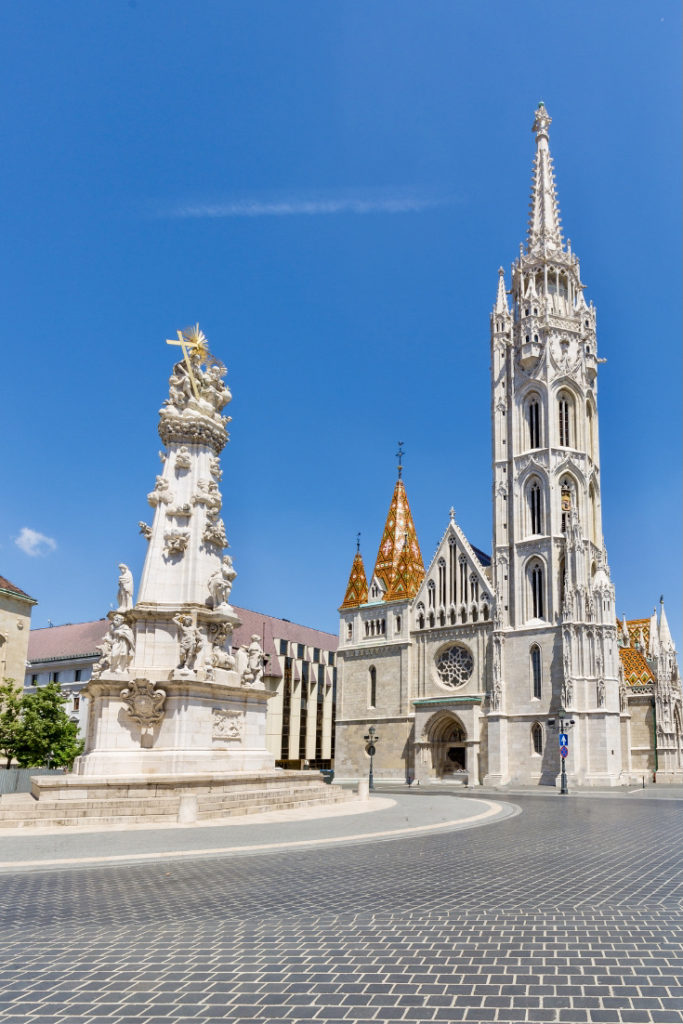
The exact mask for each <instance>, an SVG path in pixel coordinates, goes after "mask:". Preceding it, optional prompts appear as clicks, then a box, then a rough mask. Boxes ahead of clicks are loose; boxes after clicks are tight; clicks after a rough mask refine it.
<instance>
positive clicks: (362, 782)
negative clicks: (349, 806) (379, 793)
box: [357, 779, 370, 800]
mask: <svg viewBox="0 0 683 1024" xmlns="http://www.w3.org/2000/svg"><path fill="white" fill-rule="evenodd" d="M357 793H358V799H359V800H369V799H370V783H369V782H368V780H367V779H359V780H358V789H357Z"/></svg>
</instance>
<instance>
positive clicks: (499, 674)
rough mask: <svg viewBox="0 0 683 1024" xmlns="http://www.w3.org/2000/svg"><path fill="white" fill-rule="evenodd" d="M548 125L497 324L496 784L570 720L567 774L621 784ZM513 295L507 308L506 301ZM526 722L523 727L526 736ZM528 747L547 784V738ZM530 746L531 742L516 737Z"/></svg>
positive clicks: (603, 594) (577, 333)
mask: <svg viewBox="0 0 683 1024" xmlns="http://www.w3.org/2000/svg"><path fill="white" fill-rule="evenodd" d="M550 123H551V118H550V116H549V114H548V112H547V110H546V108H545V106H544V104H543V103H540V104H539V106H538V108H537V110H536V112H535V117H534V123H533V128H532V130H533V132H534V134H535V139H536V157H535V160H534V165H533V177H532V189H531V207H530V219H529V227H528V232H527V238H526V244H525V245H524V246H520V254H519V257H518V258H517V259H516V260H515V261H514V263H513V265H512V281H511V290H510V292H508V291H506V287H505V276H504V271H503V269H502V268H501V269H500V271H499V279H498V291H497V296H496V302H495V305H494V308H493V312H492V314H491V375H492V376H491V404H492V408H491V415H492V420H493V508H494V523H493V574H494V585H495V589H496V602H497V614H496V622H495V629H494V638H493V639H494V646H495V651H496V655H495V658H494V659H493V671H494V676H495V678H494V680H493V692H494V694H497V697H496V699H495V700H494V701H493V708H494V710H493V711H491V712H490V715H489V729H490V736H491V738H493V735H494V734H498V738H499V743H498V744H496V743H495V742H494V743H491V741H489V749H492V748H494V749H495V748H496V747H497V748H498V749H499V751H500V756H499V758H494V759H493V761H494V762H496V761H497V762H498V763H497V764H496V763H492V764H491V765H490V768H489V775H490V779H491V781H502V782H506V781H509V780H511V779H512V780H514V779H515V778H520V779H521V778H523V777H524V776H525V775H527V770H526V769H524V770H523V769H522V768H521V767H520V766H521V763H522V762H523V763H526V764H527V765H528V760H529V751H527V749H526V747H527V746H528V741H527V737H528V734H529V722H530V721H532V722H533V720H534V718H535V717H536V716H537V717H538V721H539V725H541V726H542V727H543V726H544V722H545V718H546V717H547V716H548V715H549V714H550V713H551V712H556V711H557V710H559V709H560V708H561V707H563V708H564V709H565V710H567V711H569V712H571V714H572V716H573V717H574V719H575V722H576V727H575V729H574V732H573V734H572V739H571V742H572V750H571V758H570V761H569V763H568V768H569V770H570V773H571V774H572V775H573V776H574V777H575V779H576V780H577V781H581V782H584V783H587V784H590V783H592V784H616V783H617V782H618V780H619V774H620V770H621V754H620V741H619V694H618V681H617V659H618V654H617V642H616V625H615V606H614V588H613V586H612V584H611V582H610V578H609V569H608V566H607V556H606V551H605V546H604V541H603V535H602V513H601V486H600V455H599V448H598V408H597V376H598V365H599V363H600V362H601V360H599V359H598V353H597V342H596V317H595V309H594V307H593V304H592V303H591V304H590V305H588V304H587V303H586V300H585V298H584V287H585V286H584V285H583V283H582V281H581V273H580V267H579V260H578V258H577V257H576V255H575V254H574V253H573V252H572V250H571V244H570V243H569V242H567V243H566V244H565V242H564V240H563V236H562V229H561V220H560V215H559V207H558V201H557V194H556V188H555V177H554V172H553V162H552V158H551V156H550V148H549V136H548V129H549V127H550ZM508 296H510V301H508ZM522 723H523V726H524V727H523V729H522ZM542 735H543V740H540V739H539V740H538V742H536V740H534V745H533V748H532V750H531V756H532V757H536V758H537V762H538V764H537V767H538V771H539V772H540V775H541V776H542V777H546V778H549V777H550V776H551V775H552V774H553V773H554V772H555V771H556V769H557V758H556V753H557V752H556V750H552V752H550V751H546V749H545V747H546V746H547V745H551V744H552V739H551V735H549V734H547V730H545V728H543V733H542ZM522 737H523V738H522Z"/></svg>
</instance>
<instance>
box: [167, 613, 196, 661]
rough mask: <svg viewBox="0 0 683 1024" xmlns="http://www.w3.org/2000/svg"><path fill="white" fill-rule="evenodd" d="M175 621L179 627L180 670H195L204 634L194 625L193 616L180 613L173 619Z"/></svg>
mask: <svg viewBox="0 0 683 1024" xmlns="http://www.w3.org/2000/svg"><path fill="white" fill-rule="evenodd" d="M173 621H174V622H175V624H176V626H177V627H178V644H179V648H180V650H179V654H178V668H186V669H194V667H195V662H196V660H197V658H198V656H199V654H200V653H201V650H202V646H203V640H202V634H201V632H200V631H199V629H198V628H197V627H196V626H195V625H194V623H193V621H192V616H191V615H183V614H182V613H180V614H178V615H175V616H174V617H173Z"/></svg>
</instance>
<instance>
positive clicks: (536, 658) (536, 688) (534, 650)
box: [530, 644, 543, 753]
mask: <svg viewBox="0 0 683 1024" xmlns="http://www.w3.org/2000/svg"><path fill="white" fill-rule="evenodd" d="M530 661H531V692H532V694H533V696H534V697H535V698H536V700H540V699H541V688H542V682H543V680H542V676H541V648H540V647H539V646H538V644H532V646H531V652H530ZM538 753H540V751H538Z"/></svg>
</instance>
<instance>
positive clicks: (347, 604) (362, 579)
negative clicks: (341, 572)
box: [342, 548, 368, 608]
mask: <svg viewBox="0 0 683 1024" xmlns="http://www.w3.org/2000/svg"><path fill="white" fill-rule="evenodd" d="M367 599H368V580H367V577H366V575H365V565H364V564H363V556H362V555H361V553H360V548H358V550H357V551H356V554H355V556H354V559H353V565H352V566H351V573H350V575H349V582H348V583H347V585H346V594H345V595H344V602H343V604H342V608H357V607H358V605H361V604H365V602H366V601H367Z"/></svg>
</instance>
